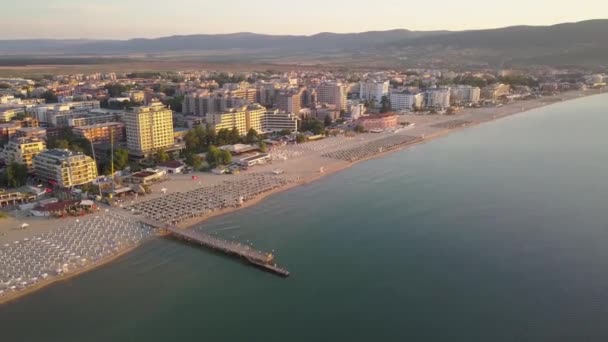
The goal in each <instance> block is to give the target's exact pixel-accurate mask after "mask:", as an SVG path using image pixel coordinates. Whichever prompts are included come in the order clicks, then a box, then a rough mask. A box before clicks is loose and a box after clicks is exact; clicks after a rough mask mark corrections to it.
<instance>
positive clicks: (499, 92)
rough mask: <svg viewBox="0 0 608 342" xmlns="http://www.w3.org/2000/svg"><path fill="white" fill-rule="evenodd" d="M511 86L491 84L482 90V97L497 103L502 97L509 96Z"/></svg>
mask: <svg viewBox="0 0 608 342" xmlns="http://www.w3.org/2000/svg"><path fill="white" fill-rule="evenodd" d="M510 92H511V86H510V85H508V84H502V83H496V84H490V85H489V86H486V87H484V88H483V89H482V90H481V97H482V98H483V99H486V100H491V101H496V100H498V98H500V97H501V96H506V95H509V93H510Z"/></svg>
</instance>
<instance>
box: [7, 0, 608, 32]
mask: <svg viewBox="0 0 608 342" xmlns="http://www.w3.org/2000/svg"><path fill="white" fill-rule="evenodd" d="M0 16H1V19H0V39H14V38H120V39H126V38H133V37H159V36H168V35H175V34H195V33H230V32H244V31H247V32H256V33H269V34H314V33H318V32H327V31H330V32H361V31H369V30H388V29H395V28H407V29H411V30H438V29H442V30H464V29H480V28H495V27H503V26H510V25H521V24H526V25H547V24H555V23H560V22H569V21H580V20H587V19H599V18H608V1H607V0H577V1H562V0H506V1H491V0H430V1H421V0H417V1H410V0H348V1H347V0H303V1H297V0H290V1H288V0H226V1H223V0H172V1H168V0H162V1H159V0H80V1H77V0H21V1H10V5H8V6H4V9H3V10H2V14H1V15H0Z"/></svg>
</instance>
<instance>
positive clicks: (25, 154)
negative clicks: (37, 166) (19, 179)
mask: <svg viewBox="0 0 608 342" xmlns="http://www.w3.org/2000/svg"><path fill="white" fill-rule="evenodd" d="M45 150H46V143H45V142H44V140H41V139H37V138H14V139H11V140H10V141H9V142H8V143H7V144H6V145H5V146H4V162H5V163H6V164H7V165H8V164H10V163H12V162H16V163H19V164H23V165H25V166H26V167H27V170H28V171H29V172H31V171H32V170H33V159H34V157H35V156H36V155H38V154H39V153H41V152H43V151H45Z"/></svg>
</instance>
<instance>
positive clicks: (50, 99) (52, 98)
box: [40, 90, 59, 103]
mask: <svg viewBox="0 0 608 342" xmlns="http://www.w3.org/2000/svg"><path fill="white" fill-rule="evenodd" d="M40 98H42V99H44V101H45V102H46V103H57V102H59V99H58V98H57V95H55V93H54V92H52V91H51V90H47V91H45V92H44V93H42V95H40Z"/></svg>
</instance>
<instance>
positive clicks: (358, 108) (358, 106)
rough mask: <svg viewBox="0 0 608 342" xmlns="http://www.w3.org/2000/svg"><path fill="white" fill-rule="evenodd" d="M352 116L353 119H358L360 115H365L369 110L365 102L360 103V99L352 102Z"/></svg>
mask: <svg viewBox="0 0 608 342" xmlns="http://www.w3.org/2000/svg"><path fill="white" fill-rule="evenodd" d="M349 107H350V117H351V118H352V119H353V120H357V119H359V118H360V117H362V116H364V115H365V113H366V112H367V108H365V104H363V103H360V102H359V101H358V100H357V101H356V102H354V101H353V102H351V103H350V105H349Z"/></svg>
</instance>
